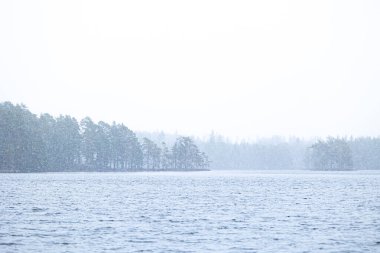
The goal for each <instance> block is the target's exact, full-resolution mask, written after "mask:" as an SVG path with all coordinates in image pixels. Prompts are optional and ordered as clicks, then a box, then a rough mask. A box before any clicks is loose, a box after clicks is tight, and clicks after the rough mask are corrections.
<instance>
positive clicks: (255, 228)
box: [0, 171, 380, 253]
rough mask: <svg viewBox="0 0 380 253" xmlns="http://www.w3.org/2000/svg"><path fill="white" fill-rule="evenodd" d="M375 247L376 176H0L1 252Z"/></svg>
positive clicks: (379, 199)
mask: <svg viewBox="0 0 380 253" xmlns="http://www.w3.org/2000/svg"><path fill="white" fill-rule="evenodd" d="M105 251H107V252H210V251H214V252H380V173H379V172H368V171H366V172H365V171H363V172H360V171H359V172H329V173H320V172H302V171H292V172H290V171H289V172H276V171H272V172H263V171H261V172H260V171H256V172H228V171H225V172H216V171H210V172H183V173H180V172H155V173H154V172H152V173H149V172H144V173H46V174H0V252H2V253H5V252H105Z"/></svg>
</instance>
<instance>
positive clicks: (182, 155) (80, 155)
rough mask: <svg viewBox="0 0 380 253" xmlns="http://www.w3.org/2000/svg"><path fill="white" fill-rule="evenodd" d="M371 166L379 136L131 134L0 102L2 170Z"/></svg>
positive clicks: (379, 165) (375, 165) (379, 159)
mask: <svg viewBox="0 0 380 253" xmlns="http://www.w3.org/2000/svg"><path fill="white" fill-rule="evenodd" d="M206 169H212V170H218V169H227V170H235V169H236V170H269V169H275V170H292V169H301V170H302V169H308V170H376V169H380V138H378V137H359V138H353V137H344V138H343V137H328V138H325V139H321V138H313V139H301V138H297V137H291V138H284V137H279V136H275V137H272V138H260V139H257V140H255V141H240V142H233V141H229V140H227V139H225V138H224V137H222V136H220V135H217V134H214V133H212V134H210V135H209V136H208V138H207V139H199V138H195V137H193V138H191V137H183V136H180V135H176V134H165V133H163V132H160V133H142V132H133V131H132V130H130V129H129V128H128V127H126V126H125V125H123V124H117V123H115V122H114V123H112V124H108V123H106V122H103V121H100V122H98V123H95V122H93V121H92V120H91V119H90V118H89V117H86V118H84V119H82V120H81V121H80V122H78V121H77V120H76V119H75V118H73V117H71V116H59V117H56V118H55V117H53V116H51V115H49V114H41V115H39V116H37V115H35V114H33V113H31V112H30V111H29V110H28V109H27V107H26V106H24V105H13V104H12V103H10V102H4V103H0V172H43V171H142V170H144V171H146V170H149V171H151V170H156V171H161V170H206Z"/></svg>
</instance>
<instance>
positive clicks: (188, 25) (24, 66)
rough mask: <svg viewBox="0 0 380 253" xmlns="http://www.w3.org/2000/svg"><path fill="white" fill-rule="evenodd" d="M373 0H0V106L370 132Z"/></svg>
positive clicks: (139, 123) (161, 123)
mask: <svg viewBox="0 0 380 253" xmlns="http://www.w3.org/2000/svg"><path fill="white" fill-rule="evenodd" d="M379 10H380V4H379V2H377V1H317V2H309V1H307V2H305V1H260V2H256V1H255V2H251V1H239V2H235V1H191V2H178V1H160V2H157V1H137V2H132V1H128V2H127V1H112V2H110V1H80V0H76V1H33V2H31V1H2V2H1V3H0V100H1V101H0V102H3V101H11V102H13V103H24V104H26V105H27V106H28V108H30V110H31V111H33V112H34V113H42V112H48V113H50V114H52V115H55V116H58V115H59V114H69V115H72V116H75V117H77V118H83V117H85V116H90V117H91V118H93V119H94V120H95V121H98V120H105V121H107V122H112V121H117V122H123V123H125V124H126V125H128V127H129V128H131V129H132V130H134V131H148V132H149V131H164V132H167V133H175V132H178V133H179V134H183V135H192V136H199V137H202V136H206V135H208V134H209V133H210V132H211V131H214V132H216V133H218V134H221V135H223V136H225V137H228V138H230V139H232V140H233V139H255V138H257V137H266V136H267V137H268V136H273V135H282V136H293V135H296V136H300V137H307V138H310V137H314V136H321V137H324V136H328V135H333V136H336V135H339V136H351V135H353V136H378V135H379V129H380V119H379V117H378V115H380V100H379V99H378V97H379V94H380V85H379V83H380V76H379V74H378V73H379V70H380V60H379V59H380V49H379V46H378V45H379V44H380V32H379V24H380V18H379V17H380V15H379V14H380V11H379Z"/></svg>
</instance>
